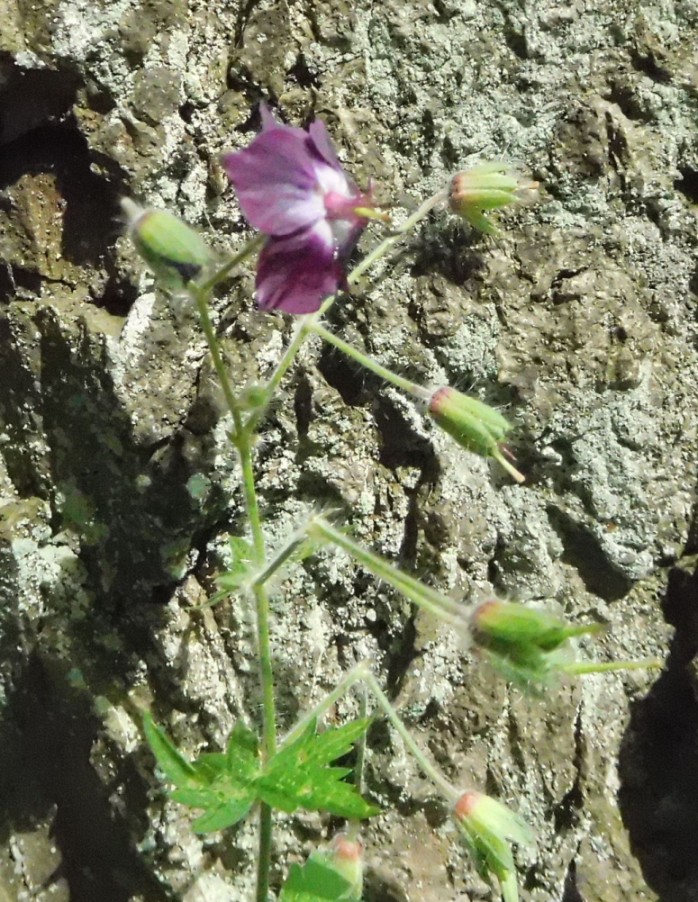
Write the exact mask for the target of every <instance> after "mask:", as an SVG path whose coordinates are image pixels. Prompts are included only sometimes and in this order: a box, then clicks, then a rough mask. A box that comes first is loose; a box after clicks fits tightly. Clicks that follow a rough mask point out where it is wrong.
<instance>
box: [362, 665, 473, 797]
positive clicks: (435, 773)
mask: <svg viewBox="0 0 698 902" xmlns="http://www.w3.org/2000/svg"><path fill="white" fill-rule="evenodd" d="M364 680H365V682H366V685H367V686H368V688H369V689H370V690H371V692H372V693H373V696H374V698H375V699H376V701H377V702H378V704H379V706H380V707H381V708H382V709H383V712H384V713H385V716H386V717H387V718H388V720H389V721H390V723H391V724H392V725H393V727H394V728H395V731H396V732H397V733H398V734H399V736H400V738H401V739H402V741H403V742H404V743H405V745H406V746H407V748H408V749H409V751H410V752H411V754H412V756H413V757H414V759H415V761H416V762H417V764H418V765H419V766H420V768H421V769H422V771H423V773H425V774H426V776H427V777H428V778H429V779H430V780H431V781H432V783H433V784H434V785H435V786H436V787H437V789H439V791H440V792H442V793H443V795H444V797H445V798H446V799H448V801H449V802H451V803H452V804H455V803H456V802H457V801H458V799H459V798H460V795H461V793H459V792H458V791H457V790H456V789H455V787H453V786H452V785H451V784H450V783H449V782H448V780H447V779H446V778H445V777H444V776H443V774H442V773H441V772H440V771H439V770H438V769H437V768H436V767H435V766H434V765H433V764H432V763H431V761H430V760H429V759H428V758H427V756H426V755H425V754H424V752H423V751H422V750H421V749H420V747H419V746H418V745H417V743H416V742H415V741H414V739H413V738H412V736H411V735H410V732H409V730H408V729H407V727H406V726H405V725H404V723H403V722H402V720H400V718H399V716H398V713H397V711H396V710H395V708H394V707H393V705H392V704H391V702H390V699H389V698H388V696H387V695H385V693H384V692H383V690H382V689H381V688H380V686H379V685H378V682H377V680H376V678H375V677H374V676H373V674H372V673H370V672H369V673H367V674H366V675H365V676H364Z"/></svg>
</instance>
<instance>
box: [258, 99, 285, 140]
mask: <svg viewBox="0 0 698 902" xmlns="http://www.w3.org/2000/svg"><path fill="white" fill-rule="evenodd" d="M259 115H260V116H261V117H262V131H263V132H266V131H269V130H270V129H272V128H282V127H283V123H281V122H279V121H278V120H277V118H276V116H275V115H274V113H273V112H272V111H271V110H270V109H269V104H267V103H265V102H264V101H262V102H261V103H260V104H259Z"/></svg>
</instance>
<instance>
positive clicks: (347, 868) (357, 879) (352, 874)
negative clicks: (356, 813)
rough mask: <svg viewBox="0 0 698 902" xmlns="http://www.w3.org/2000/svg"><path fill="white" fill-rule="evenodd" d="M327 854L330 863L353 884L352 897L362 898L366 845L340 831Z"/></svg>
mask: <svg viewBox="0 0 698 902" xmlns="http://www.w3.org/2000/svg"><path fill="white" fill-rule="evenodd" d="M325 854H326V856H327V858H326V860H327V862H328V864H331V865H332V867H333V868H334V869H335V871H337V873H339V874H341V875H342V877H344V879H345V880H346V881H347V883H348V884H349V885H350V886H351V892H352V893H353V895H352V896H351V898H354V896H355V897H356V898H357V899H360V898H361V891H362V889H363V882H364V846H363V843H362V842H361V840H359V839H352V838H351V837H349V836H348V834H346V833H338V834H337V835H336V836H335V837H334V839H333V840H332V846H331V848H330V849H329V851H328V852H326V853H325Z"/></svg>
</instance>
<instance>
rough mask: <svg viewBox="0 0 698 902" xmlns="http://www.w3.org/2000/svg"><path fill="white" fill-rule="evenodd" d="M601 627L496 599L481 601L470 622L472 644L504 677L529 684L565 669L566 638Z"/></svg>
mask: <svg viewBox="0 0 698 902" xmlns="http://www.w3.org/2000/svg"><path fill="white" fill-rule="evenodd" d="M603 628H604V627H603V625H602V624H599V623H592V624H586V625H580V626H573V625H571V624H568V623H566V622H565V621H564V620H561V619H559V618H557V617H554V616H552V615H551V614H546V613H545V612H544V611H538V610H535V609H534V608H529V607H526V606H524V605H522V604H512V603H510V602H504V601H497V600H492V601H486V602H485V603H484V604H481V605H480V606H479V607H478V608H476V610H475V612H474V613H473V615H472V618H471V621H470V632H471V636H472V639H473V642H474V643H475V645H477V646H479V647H480V648H481V649H482V650H483V651H484V653H485V654H486V656H487V657H488V658H489V660H490V661H491V662H492V664H493V665H494V666H495V667H496V668H497V669H498V670H499V671H500V672H501V673H502V674H503V675H504V676H505V677H506V678H507V679H509V680H512V681H514V682H517V683H521V684H523V685H525V686H528V687H531V686H534V685H535V684H539V683H544V682H545V681H546V680H547V679H548V678H549V676H550V674H551V673H554V672H555V671H559V672H562V671H565V670H566V669H568V662H567V655H566V651H567V650H566V649H565V648H563V646H564V644H565V643H566V642H567V640H568V639H570V638H572V637H573V636H579V635H582V634H584V633H597V632H599V631H600V630H602V629H603Z"/></svg>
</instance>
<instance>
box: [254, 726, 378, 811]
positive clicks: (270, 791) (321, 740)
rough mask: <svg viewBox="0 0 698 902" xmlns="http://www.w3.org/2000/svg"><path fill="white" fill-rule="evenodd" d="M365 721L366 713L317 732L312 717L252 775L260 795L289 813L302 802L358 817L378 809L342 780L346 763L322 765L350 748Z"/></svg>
mask: <svg viewBox="0 0 698 902" xmlns="http://www.w3.org/2000/svg"><path fill="white" fill-rule="evenodd" d="M370 722H371V721H370V718H363V719H362V720H357V721H354V722H353V723H350V724H346V725H345V726H343V727H338V728H336V729H329V730H326V731H325V732H323V733H321V734H319V735H318V734H316V733H315V722H314V721H311V722H310V723H309V724H308V726H307V727H306V729H305V730H304V732H303V733H302V734H301V736H299V737H298V738H297V739H296V740H295V741H294V742H292V743H291V744H290V745H288V746H286V747H285V748H282V749H281V750H280V751H279V752H277V754H276V755H274V757H273V758H272V759H271V760H270V761H269V762H268V764H267V766H266V768H265V769H264V773H263V774H262V775H261V776H260V777H259V779H258V780H257V790H258V793H259V797H260V798H261V799H262V800H263V801H264V802H266V803H267V804H269V805H271V806H273V807H274V808H280V809H281V810H282V811H287V812H289V813H291V812H293V811H296V810H297V809H298V808H306V809H308V810H312V811H327V812H329V813H330V814H336V815H337V816H338V817H348V818H359V819H360V818H365V817H371V816H372V815H374V814H377V813H378V811H379V809H378V808H376V807H375V806H374V805H371V804H369V803H368V802H366V801H365V800H364V799H363V798H362V797H361V796H360V795H359V793H358V791H357V789H356V787H355V786H352V785H351V784H349V783H345V782H344V777H346V776H347V775H348V774H349V773H351V770H350V769H349V768H346V767H328V766H327V765H328V763H329V762H330V761H332V760H334V759H336V758H340V757H341V756H342V755H346V754H347V752H349V751H350V750H351V748H352V746H353V744H354V742H355V741H356V740H357V739H358V738H359V737H360V736H361V735H363V734H364V733H365V732H366V730H367V729H368V725H369V724H370Z"/></svg>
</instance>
